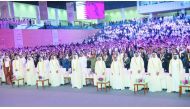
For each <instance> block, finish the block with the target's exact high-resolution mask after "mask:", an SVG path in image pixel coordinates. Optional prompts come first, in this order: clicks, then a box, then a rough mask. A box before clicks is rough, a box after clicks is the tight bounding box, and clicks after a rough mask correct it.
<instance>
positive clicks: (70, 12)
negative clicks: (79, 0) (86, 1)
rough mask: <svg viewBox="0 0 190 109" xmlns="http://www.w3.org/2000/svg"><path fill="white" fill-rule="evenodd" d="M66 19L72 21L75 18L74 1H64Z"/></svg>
mask: <svg viewBox="0 0 190 109" xmlns="http://www.w3.org/2000/svg"><path fill="white" fill-rule="evenodd" d="M66 9H67V20H68V22H69V23H73V22H74V20H75V11H74V2H69V3H66Z"/></svg>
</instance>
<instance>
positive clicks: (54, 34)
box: [52, 30, 59, 45]
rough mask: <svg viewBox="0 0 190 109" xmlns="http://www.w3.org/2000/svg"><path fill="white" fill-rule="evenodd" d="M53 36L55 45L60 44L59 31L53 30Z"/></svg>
mask: <svg viewBox="0 0 190 109" xmlns="http://www.w3.org/2000/svg"><path fill="white" fill-rule="evenodd" d="M52 36H53V45H58V44H59V41H58V40H59V38H58V31H57V30H52Z"/></svg>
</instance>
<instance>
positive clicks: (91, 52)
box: [0, 17, 190, 91]
mask: <svg viewBox="0 0 190 109" xmlns="http://www.w3.org/2000/svg"><path fill="white" fill-rule="evenodd" d="M153 55H154V56H155V55H156V56H157V57H158V59H160V62H161V67H162V68H163V69H164V70H163V71H164V72H169V73H170V74H171V72H170V63H171V62H170V60H172V59H173V58H174V59H175V58H176V57H175V56H178V57H179V59H180V60H181V61H180V62H182V64H183V68H184V69H185V70H184V73H189V69H190V22H189V19H186V18H180V17H175V18H174V17H172V18H169V17H168V18H164V17H159V18H149V19H146V20H145V19H138V20H133V21H131V23H127V24H122V25H112V26H106V27H104V29H101V30H100V31H99V32H97V33H96V34H94V35H93V36H91V37H89V38H87V39H85V40H84V41H83V42H82V43H76V44H60V45H47V46H40V47H34V48H30V47H25V48H18V49H16V48H13V49H4V50H1V54H0V59H1V66H3V61H4V62H5V65H4V67H6V66H9V65H8V64H7V63H6V61H9V62H10V63H11V64H10V66H13V69H12V70H13V71H12V73H13V75H14V72H17V71H18V69H17V68H14V67H17V66H15V65H16V62H17V61H15V60H21V61H18V62H22V65H23V66H27V64H32V63H34V67H36V68H37V69H38V75H40V74H41V73H44V72H45V71H41V70H42V69H43V68H42V66H41V63H42V62H46V61H48V62H50V64H51V65H50V72H51V73H52V72H53V71H55V72H57V73H58V70H57V69H58V68H60V67H61V68H65V69H66V70H67V71H68V70H69V69H70V68H71V71H72V73H75V72H81V71H80V70H78V69H79V67H78V64H76V63H77V62H78V59H79V62H82V63H80V65H79V66H81V68H90V69H91V72H93V73H95V74H97V72H98V71H97V69H98V70H101V69H102V70H103V69H104V68H102V66H104V64H102V63H105V68H111V69H112V70H114V68H117V67H115V65H116V66H117V64H114V62H115V61H117V60H118V61H119V62H121V63H122V65H123V67H124V68H127V69H132V68H131V67H134V62H133V61H134V59H133V58H134V57H141V58H142V62H143V63H141V64H142V65H143V68H144V72H147V73H149V72H148V70H149V64H148V63H149V62H150V58H151V57H152V56H153ZM154 56H153V57H154ZM141 58H140V59H141ZM80 59H81V60H82V61H80ZM30 60H33V61H32V62H31V61H30ZM99 61H101V62H102V63H101V66H99V67H98V68H97V63H98V62H99ZM28 62H31V63H28ZM139 62H140V61H139ZM14 64H15V65H14ZM99 64H100V63H99ZM52 66H54V68H51V67H52ZM55 66H56V67H55ZM1 68H3V67H1ZM26 68H28V69H29V68H30V67H29V66H28V67H26ZM55 68H56V70H55ZM136 68H138V67H136ZM28 69H27V71H29V70H28ZM14 70H15V71H14ZM115 70H116V69H115ZM115 70H114V71H112V72H115V73H118V72H120V71H119V70H118V71H115ZM82 71H83V69H82ZM5 72H7V71H5ZM102 72H105V71H104V70H103V71H102ZM102 72H101V73H102ZM134 72H135V71H134ZM138 72H139V73H140V71H138ZM141 72H142V71H141ZM157 72H159V71H157ZM98 73H99V72H98ZM119 74H120V73H119ZM103 75H104V74H103ZM113 75H114V74H113ZM41 76H42V75H41ZM76 77H77V75H76V76H75V77H73V78H74V79H73V81H74V80H76V81H78V80H77V78H76ZM78 77H79V78H80V75H79V76H78ZM53 78H54V79H52V83H51V84H52V85H53V86H54V85H55V86H56V83H54V82H55V81H57V79H55V78H56V76H55V75H54V77H53ZM117 78H119V77H117ZM6 81H8V79H6ZM76 81H74V82H72V83H73V84H75V85H74V86H73V87H75V86H76V87H78V88H81V87H80V85H79V86H78V85H76V84H80V82H76ZM115 81H117V80H115ZM114 84H115V83H114V82H113V83H112V85H113V87H114V88H115V89H117V87H118V84H117V85H114ZM131 87H132V86H131ZM175 91H176V90H175Z"/></svg>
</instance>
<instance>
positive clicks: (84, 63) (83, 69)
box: [79, 52, 87, 85]
mask: <svg viewBox="0 0 190 109" xmlns="http://www.w3.org/2000/svg"><path fill="white" fill-rule="evenodd" d="M79 63H80V64H79V65H80V67H81V73H82V78H83V85H86V81H85V75H86V74H87V57H86V56H85V55H84V54H83V53H82V52H81V54H80V57H79Z"/></svg>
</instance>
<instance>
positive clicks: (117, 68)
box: [111, 61, 124, 90]
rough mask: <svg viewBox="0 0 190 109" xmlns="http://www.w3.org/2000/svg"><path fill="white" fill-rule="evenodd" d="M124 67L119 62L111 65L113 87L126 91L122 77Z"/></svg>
mask: <svg viewBox="0 0 190 109" xmlns="http://www.w3.org/2000/svg"><path fill="white" fill-rule="evenodd" d="M122 69H123V67H122V65H121V63H120V62H119V61H113V62H112V64H111V72H112V74H113V75H112V76H111V85H112V88H113V89H121V90H123V89H124V84H123V80H122V79H123V77H122V74H121V73H122V72H121V71H122Z"/></svg>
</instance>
